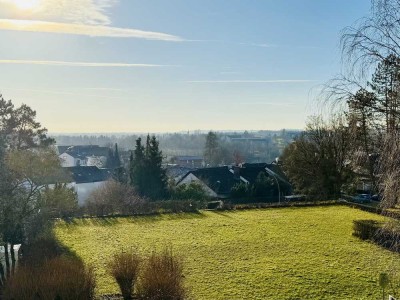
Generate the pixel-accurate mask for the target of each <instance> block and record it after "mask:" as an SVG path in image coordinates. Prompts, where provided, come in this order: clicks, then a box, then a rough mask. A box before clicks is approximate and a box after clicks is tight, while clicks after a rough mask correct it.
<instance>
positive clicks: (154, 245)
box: [55, 206, 400, 299]
mask: <svg viewBox="0 0 400 300" xmlns="http://www.w3.org/2000/svg"><path fill="white" fill-rule="evenodd" d="M357 219H377V220H379V219H382V217H380V216H378V215H374V214H371V213H367V212H363V211H360V210H357V209H352V208H348V207H344V206H331V207H312V208H284V209H265V210H248V211H235V212H210V211H206V212H202V213H200V214H178V215H161V216H151V217H135V218H114V219H113V218H110V219H85V220H77V221H76V222H74V224H72V225H71V224H68V225H67V224H65V223H62V222H60V223H59V224H58V225H57V226H56V229H55V231H56V235H57V237H58V239H59V240H60V241H61V242H62V243H63V244H64V245H66V246H67V247H69V248H70V249H71V250H72V251H73V252H75V253H76V254H77V255H78V256H80V257H81V258H82V259H83V260H84V261H85V262H86V263H88V264H92V265H93V266H94V267H95V270H96V275H97V281H98V289H97V293H98V294H109V293H116V292H118V289H117V286H116V284H115V283H114V282H113V280H112V278H111V277H110V276H109V275H108V274H107V270H106V263H107V261H108V260H109V259H110V255H112V254H113V253H116V252H119V251H122V250H124V249H129V248H131V247H134V248H136V249H137V251H139V252H140V253H142V254H143V255H146V254H148V253H150V252H151V251H153V250H154V249H161V248H163V247H164V246H165V245H171V246H172V248H173V250H174V252H176V253H179V254H180V255H182V256H183V257H184V266H185V267H184V275H185V282H186V285H187V286H188V288H189V289H190V291H191V298H192V299H381V298H382V294H381V290H380V288H379V286H378V283H377V281H378V280H377V278H378V275H379V273H380V272H383V271H386V270H389V269H390V270H392V269H394V270H400V256H399V255H398V254H395V253H391V252H389V251H387V250H384V249H382V248H380V247H378V246H376V245H374V244H371V243H369V242H365V241H361V240H359V239H357V238H355V237H353V236H352V225H353V224H352V223H353V220H357Z"/></svg>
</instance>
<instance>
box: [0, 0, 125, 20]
mask: <svg viewBox="0 0 400 300" xmlns="http://www.w3.org/2000/svg"><path fill="white" fill-rule="evenodd" d="M23 1H24V0H18V1H15V0H0V16H1V17H4V16H5V18H7V15H15V11H19V14H21V15H24V16H27V17H29V19H32V20H42V21H58V22H68V23H79V24H87V25H109V24H111V20H110V18H109V16H108V14H109V11H108V10H109V9H110V8H112V7H113V6H114V5H116V4H117V3H118V0H31V1H30V2H32V5H26V6H24V5H21V4H20V3H22V2H23ZM21 7H23V9H22V11H21Z"/></svg>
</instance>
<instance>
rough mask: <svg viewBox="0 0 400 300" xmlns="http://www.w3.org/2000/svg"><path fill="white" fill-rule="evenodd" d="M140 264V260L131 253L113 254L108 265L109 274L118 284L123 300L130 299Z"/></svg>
mask: <svg viewBox="0 0 400 300" xmlns="http://www.w3.org/2000/svg"><path fill="white" fill-rule="evenodd" d="M140 263H141V258H140V257H139V256H138V254H137V253H135V252H133V251H128V252H121V253H118V254H115V255H114V257H113V258H112V260H111V261H110V262H109V263H108V269H109V272H110V274H111V275H112V276H113V277H114V279H115V281H116V282H117V283H118V286H119V288H120V290H121V293H122V296H123V298H124V300H129V299H132V295H133V291H134V287H135V284H136V281H137V278H138V275H139V270H140Z"/></svg>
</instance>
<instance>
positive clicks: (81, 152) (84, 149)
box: [58, 145, 110, 158]
mask: <svg viewBox="0 0 400 300" xmlns="http://www.w3.org/2000/svg"><path fill="white" fill-rule="evenodd" d="M65 147H67V146H58V149H59V153H60V154H63V153H67V154H69V155H71V156H72V157H75V158H85V157H88V156H106V157H107V156H108V153H109V151H110V148H108V147H100V146H98V145H82V146H68V147H67V148H66V149H65V150H64V148H65ZM60 150H64V151H63V152H60Z"/></svg>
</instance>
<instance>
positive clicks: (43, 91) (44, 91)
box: [2, 87, 129, 100]
mask: <svg viewBox="0 0 400 300" xmlns="http://www.w3.org/2000/svg"><path fill="white" fill-rule="evenodd" d="M2 90H11V91H20V92H29V93H38V94H51V95H60V96H79V97H80V98H82V99H84V98H96V99H97V98H102V99H114V100H126V99H129V97H118V96H117V97H115V96H105V95H103V94H85V93H77V92H69V91H63V90H49V89H29V88H13V87H2Z"/></svg>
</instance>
